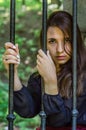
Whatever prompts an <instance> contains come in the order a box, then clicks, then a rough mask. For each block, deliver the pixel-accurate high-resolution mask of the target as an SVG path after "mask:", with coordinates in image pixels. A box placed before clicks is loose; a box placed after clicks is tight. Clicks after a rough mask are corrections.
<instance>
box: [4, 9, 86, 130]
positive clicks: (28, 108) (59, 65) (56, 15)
mask: <svg viewBox="0 0 86 130" xmlns="http://www.w3.org/2000/svg"><path fill="white" fill-rule="evenodd" d="M72 23H73V20H72V16H71V15H70V14H68V13H67V12H64V11H56V12H53V13H52V14H51V15H50V17H49V18H48V21H47V54H45V53H44V52H43V51H42V49H40V50H39V51H38V55H37V70H38V73H34V74H32V75H31V76H30V78H29V80H28V84H27V87H25V86H24V85H22V83H21V81H20V80H19V77H18V72H17V68H18V65H19V63H20V57H19V49H18V45H15V46H14V45H13V44H12V43H5V48H6V51H5V53H4V55H3V62H4V65H5V68H6V69H7V72H8V71H9V68H8V65H9V64H10V63H14V64H15V71H14V74H15V78H14V110H15V111H16V112H17V113H18V114H19V115H20V116H22V117H25V118H31V117H34V116H36V115H37V114H38V113H39V112H40V110H41V76H42V78H43V79H44V88H45V93H44V95H43V103H44V109H45V112H46V115H47V122H46V125H47V126H49V127H53V128H62V130H63V127H66V130H67V128H69V127H68V126H69V125H70V126H71V122H72V108H73V104H72V100H73V99H72V97H73V85H72V48H73V34H72V33H73V30H72V29H73V25H72ZM40 39H41V35H40ZM77 48H78V51H77V76H78V85H77V110H78V112H79V113H78V117H77V124H79V125H83V127H84V125H85V127H84V128H86V58H85V55H86V49H85V46H84V44H83V42H82V38H81V33H80V30H79V28H78V26H77ZM83 104H84V105H83ZM82 106H83V107H82ZM53 128H52V129H53ZM49 130H50V129H49Z"/></svg>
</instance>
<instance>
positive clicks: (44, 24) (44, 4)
mask: <svg viewBox="0 0 86 130" xmlns="http://www.w3.org/2000/svg"><path fill="white" fill-rule="evenodd" d="M42 50H43V51H44V52H45V53H46V51H47V0H43V1H42ZM41 90H42V94H41V111H40V113H39V115H40V117H41V130H46V113H45V111H44V106H43V95H44V80H43V78H42V77H41Z"/></svg>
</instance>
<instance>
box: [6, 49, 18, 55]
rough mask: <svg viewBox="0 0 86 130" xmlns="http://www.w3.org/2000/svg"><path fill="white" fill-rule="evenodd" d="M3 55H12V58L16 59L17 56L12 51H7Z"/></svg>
mask: <svg viewBox="0 0 86 130" xmlns="http://www.w3.org/2000/svg"><path fill="white" fill-rule="evenodd" d="M4 55H13V56H15V57H17V55H18V54H17V53H16V52H15V51H14V50H13V49H7V50H6V51H5V53H4Z"/></svg>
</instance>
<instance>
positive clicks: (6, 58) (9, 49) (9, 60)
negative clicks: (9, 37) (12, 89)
mask: <svg viewBox="0 0 86 130" xmlns="http://www.w3.org/2000/svg"><path fill="white" fill-rule="evenodd" d="M5 49H6V51H5V53H4V54H3V63H4V65H5V68H6V70H7V71H9V64H14V65H15V70H16V69H17V67H18V65H19V64H20V56H19V49H18V44H16V45H13V44H12V43H10V42H8V43H5Z"/></svg>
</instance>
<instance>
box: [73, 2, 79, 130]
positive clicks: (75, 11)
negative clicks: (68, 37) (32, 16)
mask: <svg viewBox="0 0 86 130" xmlns="http://www.w3.org/2000/svg"><path fill="white" fill-rule="evenodd" d="M76 88H77V0H73V111H72V116H73V120H72V130H76V126H77V115H78V111H77V109H76V106H77V97H76Z"/></svg>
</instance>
